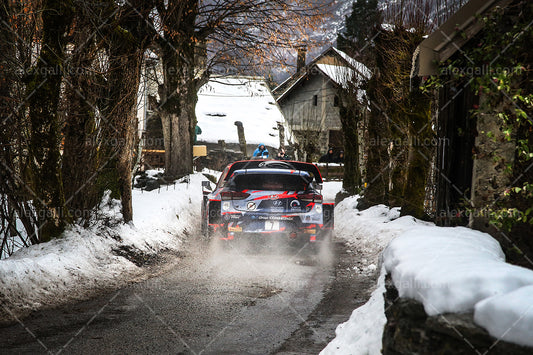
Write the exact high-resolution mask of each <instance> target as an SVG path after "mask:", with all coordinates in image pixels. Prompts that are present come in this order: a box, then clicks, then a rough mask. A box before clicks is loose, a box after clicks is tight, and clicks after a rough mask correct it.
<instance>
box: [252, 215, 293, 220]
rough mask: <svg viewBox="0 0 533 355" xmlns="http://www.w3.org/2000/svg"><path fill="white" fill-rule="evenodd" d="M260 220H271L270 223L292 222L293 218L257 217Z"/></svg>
mask: <svg viewBox="0 0 533 355" xmlns="http://www.w3.org/2000/svg"><path fill="white" fill-rule="evenodd" d="M257 218H258V219H260V220H271V221H292V220H294V217H287V216H258V217H257Z"/></svg>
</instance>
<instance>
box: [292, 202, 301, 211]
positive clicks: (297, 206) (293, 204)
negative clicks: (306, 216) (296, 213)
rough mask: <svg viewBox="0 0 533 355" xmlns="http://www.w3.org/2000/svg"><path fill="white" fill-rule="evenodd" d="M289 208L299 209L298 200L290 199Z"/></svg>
mask: <svg viewBox="0 0 533 355" xmlns="http://www.w3.org/2000/svg"><path fill="white" fill-rule="evenodd" d="M291 208H292V209H294V210H299V209H301V207H300V201H298V200H292V201H291Z"/></svg>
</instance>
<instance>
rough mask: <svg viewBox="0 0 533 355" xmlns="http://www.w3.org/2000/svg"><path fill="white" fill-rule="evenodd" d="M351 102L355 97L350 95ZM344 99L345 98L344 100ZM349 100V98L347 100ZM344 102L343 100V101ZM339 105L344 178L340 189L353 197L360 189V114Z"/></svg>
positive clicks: (352, 106)
mask: <svg viewBox="0 0 533 355" xmlns="http://www.w3.org/2000/svg"><path fill="white" fill-rule="evenodd" d="M351 97H352V98H351V100H353V97H357V96H355V95H351ZM344 99H345V98H344ZM348 100H350V98H348ZM343 101H345V100H343ZM345 105H346V104H345V103H343V104H342V105H340V110H339V111H340V119H341V123H342V131H343V134H344V178H343V182H342V187H343V188H344V190H346V192H348V194H350V195H355V194H357V193H359V192H360V189H361V171H360V169H359V132H358V129H357V124H358V122H359V120H360V113H359V111H358V109H357V108H356V107H354V105H353V103H352V105H346V106H348V107H345Z"/></svg>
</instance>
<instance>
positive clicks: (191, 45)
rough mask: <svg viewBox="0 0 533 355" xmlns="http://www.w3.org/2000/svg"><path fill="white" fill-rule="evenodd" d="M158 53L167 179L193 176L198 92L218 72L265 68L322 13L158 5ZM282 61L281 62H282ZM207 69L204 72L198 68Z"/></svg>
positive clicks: (259, 5)
mask: <svg viewBox="0 0 533 355" xmlns="http://www.w3.org/2000/svg"><path fill="white" fill-rule="evenodd" d="M156 8H157V13H158V18H156V19H155V20H154V21H155V24H156V26H155V28H157V29H158V30H159V32H161V33H159V32H158V34H159V40H157V41H156V43H157V44H158V46H157V47H158V53H159V55H160V58H161V62H162V64H163V77H164V83H163V85H161V86H160V90H159V96H160V102H159V114H160V116H161V119H162V122H163V134H164V139H165V151H166V173H167V174H168V175H170V176H174V177H175V176H182V175H185V174H188V173H190V172H192V136H193V135H192V131H193V129H194V127H195V125H196V117H195V107H196V102H197V94H196V93H197V91H198V89H199V88H200V86H201V85H203V84H204V83H205V82H206V80H207V78H208V76H209V74H210V72H212V71H214V70H217V69H219V70H220V69H222V68H224V69H227V68H233V69H235V70H239V69H242V68H243V67H246V68H250V67H251V66H260V65H264V64H265V63H266V62H267V61H268V60H272V58H275V57H276V54H279V52H277V51H276V49H280V48H282V49H287V48H290V47H292V46H293V45H294V43H295V42H296V41H301V40H302V38H305V37H306V33H305V32H306V30H307V29H308V28H309V27H312V26H314V25H316V24H318V23H319V22H320V20H321V19H322V18H323V14H322V13H321V12H320V9H321V7H318V6H314V5H313V4H312V2H307V1H299V2H296V1H282V0H274V1H272V0H271V1H253V0H245V1H242V0H239V1H237V0H225V1H218V2H209V1H199V2H196V1H195V2H183V1H176V0H174V1H172V0H171V1H168V2H166V3H165V2H163V1H160V2H158V3H157V6H156ZM278 59H279V58H278ZM200 63H206V67H201V66H199V64H200Z"/></svg>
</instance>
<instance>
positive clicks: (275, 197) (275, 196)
mask: <svg viewBox="0 0 533 355" xmlns="http://www.w3.org/2000/svg"><path fill="white" fill-rule="evenodd" d="M269 197H270V199H271V200H277V199H278V198H279V196H278V195H270V196H269Z"/></svg>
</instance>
